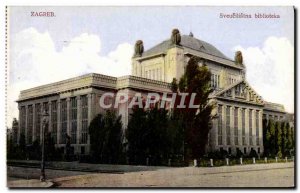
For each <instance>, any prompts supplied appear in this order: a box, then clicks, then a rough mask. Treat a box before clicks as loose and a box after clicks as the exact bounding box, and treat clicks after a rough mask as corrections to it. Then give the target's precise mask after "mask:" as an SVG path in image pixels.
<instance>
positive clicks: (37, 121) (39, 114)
mask: <svg viewBox="0 0 300 193" xmlns="http://www.w3.org/2000/svg"><path fill="white" fill-rule="evenodd" d="M41 118H42V112H41V104H40V103H38V104H35V139H36V140H37V141H40V136H41V134H40V132H41Z"/></svg>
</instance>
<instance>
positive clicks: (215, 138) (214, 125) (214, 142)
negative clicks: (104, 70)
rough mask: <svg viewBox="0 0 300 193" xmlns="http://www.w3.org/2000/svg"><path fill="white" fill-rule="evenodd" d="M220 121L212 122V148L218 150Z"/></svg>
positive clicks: (214, 120)
mask: <svg viewBox="0 0 300 193" xmlns="http://www.w3.org/2000/svg"><path fill="white" fill-rule="evenodd" d="M218 129H219V128H218V119H213V120H212V130H211V135H210V137H211V140H210V141H211V147H212V149H214V150H216V146H217V145H218Z"/></svg>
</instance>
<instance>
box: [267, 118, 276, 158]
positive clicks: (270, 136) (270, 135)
mask: <svg viewBox="0 0 300 193" xmlns="http://www.w3.org/2000/svg"><path fill="white" fill-rule="evenodd" d="M266 138H267V140H268V145H269V154H270V155H272V156H274V155H275V154H276V148H275V144H276V141H275V122H274V121H273V120H272V119H270V120H269V126H268V131H267V137H266Z"/></svg>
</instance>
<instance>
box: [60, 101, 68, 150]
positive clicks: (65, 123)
mask: <svg viewBox="0 0 300 193" xmlns="http://www.w3.org/2000/svg"><path fill="white" fill-rule="evenodd" d="M60 105H61V107H60V122H61V136H60V144H65V143H66V135H67V126H68V118H67V100H66V99H63V100H61V103H60Z"/></svg>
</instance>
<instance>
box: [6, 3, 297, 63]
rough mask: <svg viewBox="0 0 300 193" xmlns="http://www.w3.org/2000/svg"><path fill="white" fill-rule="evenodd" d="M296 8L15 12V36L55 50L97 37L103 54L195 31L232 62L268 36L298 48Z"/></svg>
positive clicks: (12, 25)
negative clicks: (22, 34)
mask: <svg viewBox="0 0 300 193" xmlns="http://www.w3.org/2000/svg"><path fill="white" fill-rule="evenodd" d="M292 9H293V8H292V7H189V6H186V7H155V6H154V7H47V8H46V7H13V9H11V15H13V16H14V17H11V19H10V29H11V33H17V32H19V31H20V30H23V29H26V28H28V27H34V28H36V29H37V30H38V31H39V32H45V31H46V30H47V31H48V32H49V33H50V36H51V37H52V39H53V40H54V41H55V45H56V48H57V49H58V51H59V49H61V47H62V46H63V44H64V43H63V41H68V40H70V39H72V38H73V37H76V36H78V35H80V34H82V33H86V32H88V33H92V34H98V35H99V36H100V38H101V41H102V48H101V53H100V54H101V55H102V54H103V55H105V54H107V53H108V52H110V51H112V50H113V49H114V48H115V47H116V46H117V45H118V44H120V43H122V42H128V43H130V44H134V42H135V41H136V40H137V39H142V40H143V41H144V46H145V49H149V48H150V47H152V46H154V45H155V44H157V43H159V42H161V41H162V40H165V39H167V38H169V36H170V33H171V30H172V29H173V28H178V29H179V30H180V31H181V34H189V32H190V31H192V32H193V34H194V36H195V37H197V38H198V39H201V40H204V41H207V42H209V43H211V44H213V45H215V46H216V47H217V48H218V49H220V50H221V51H222V52H223V53H224V54H225V55H227V56H228V57H230V58H232V57H233V55H234V54H233V51H232V48H233V47H235V46H237V45H241V46H243V47H250V46H251V47H253V46H260V45H261V43H262V42H263V41H264V40H265V39H266V38H267V37H269V36H277V37H287V38H288V39H289V40H290V42H291V43H292V44H293V41H294V40H293V32H294V29H293V21H291V19H293V10H292ZM31 11H53V12H55V15H56V17H55V18H51V17H50V18H44V17H43V18H40V17H31V16H30V12H31ZM220 13H226V14H231V13H245V14H255V13H275V14H278V15H280V17H281V18H280V19H220V18H219V15H220Z"/></svg>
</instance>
